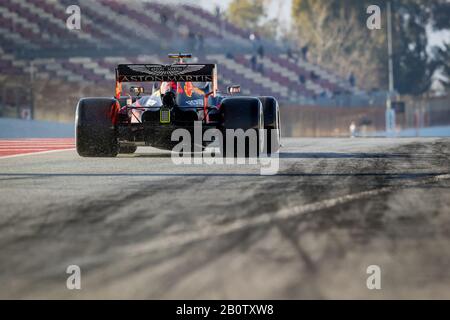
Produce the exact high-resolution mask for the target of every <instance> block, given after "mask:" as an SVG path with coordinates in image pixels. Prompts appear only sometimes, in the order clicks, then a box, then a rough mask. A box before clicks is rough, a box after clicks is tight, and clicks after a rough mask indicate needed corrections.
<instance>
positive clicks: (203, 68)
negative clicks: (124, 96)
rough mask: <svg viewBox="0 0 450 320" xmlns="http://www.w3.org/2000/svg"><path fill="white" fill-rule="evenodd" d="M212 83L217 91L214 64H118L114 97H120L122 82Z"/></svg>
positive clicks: (215, 67) (214, 90)
mask: <svg viewBox="0 0 450 320" xmlns="http://www.w3.org/2000/svg"><path fill="white" fill-rule="evenodd" d="M161 81H175V82H212V83H213V94H214V95H215V93H216V91H217V66H216V65H215V64H169V65H164V64H119V65H118V66H117V68H116V96H120V94H121V91H122V88H121V87H122V86H121V83H122V82H161Z"/></svg>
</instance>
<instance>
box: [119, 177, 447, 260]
mask: <svg viewBox="0 0 450 320" xmlns="http://www.w3.org/2000/svg"><path fill="white" fill-rule="evenodd" d="M447 179H450V174H443V175H439V176H435V177H432V178H428V179H423V180H420V181H414V182H413V183H410V184H407V185H402V186H390V187H384V188H380V189H375V190H370V191H362V192H358V193H354V194H350V195H345V196H341V197H337V198H333V199H327V200H322V201H318V202H314V203H311V204H305V205H298V206H294V207H290V208H283V209H280V210H278V211H275V212H270V213H263V214H261V215H259V216H257V217H253V218H244V219H237V220H235V221H234V222H231V223H228V224H224V225H210V226H205V227H202V228H201V229H199V230H195V231H191V232H186V233H182V234H177V235H170V236H167V237H165V238H163V239H158V240H154V241H148V242H143V243H140V244H137V245H130V246H127V247H123V248H122V249H121V250H120V251H121V252H122V253H124V254H127V255H140V254H143V253H148V252H152V251H159V250H165V249H169V248H173V247H179V246H183V245H187V244H189V243H192V242H196V241H201V240H206V239H209V238H213V237H219V236H223V235H226V234H229V233H232V232H236V231H240V230H245V229H247V228H252V227H255V226H259V225H264V224H270V223H273V222H276V221H279V220H286V219H291V218H295V217H299V216H301V215H304V214H308V213H313V212H316V211H320V210H324V209H330V208H333V207H335V206H337V205H341V204H345V203H349V202H351V201H355V200H360V199H364V198H369V197H374V196H377V195H380V194H383V193H389V192H392V191H394V190H398V189H401V188H402V187H405V186H410V185H412V186H414V185H419V184H422V183H433V182H438V181H442V180H447Z"/></svg>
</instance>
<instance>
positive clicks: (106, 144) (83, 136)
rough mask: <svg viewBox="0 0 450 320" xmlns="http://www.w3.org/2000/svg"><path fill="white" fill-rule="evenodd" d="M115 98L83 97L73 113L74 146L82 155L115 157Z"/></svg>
mask: <svg viewBox="0 0 450 320" xmlns="http://www.w3.org/2000/svg"><path fill="white" fill-rule="evenodd" d="M116 114H117V105H116V100H115V99H112V98H85V99H81V100H80V101H79V102H78V105H77V110H76V115H75V131H76V148H77V152H78V154H79V155H80V156H82V157H115V156H117V153H118V152H119V143H118V139H117V132H116V129H115V125H114V117H115V116H116Z"/></svg>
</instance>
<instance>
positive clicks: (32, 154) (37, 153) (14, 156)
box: [0, 148, 75, 160]
mask: <svg viewBox="0 0 450 320" xmlns="http://www.w3.org/2000/svg"><path fill="white" fill-rule="evenodd" d="M73 150H75V148H71V149H60V150H48V151H40V152H30V153H21V154H13V155H10V156H0V160H1V159H10V158H18V157H26V156H34V155H40V154H48V153H56V152H63V151H73Z"/></svg>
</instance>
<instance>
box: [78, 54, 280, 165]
mask: <svg viewBox="0 0 450 320" xmlns="http://www.w3.org/2000/svg"><path fill="white" fill-rule="evenodd" d="M169 57H170V58H173V59H176V63H174V64H170V65H161V64H120V65H118V66H117V68H116V95H115V97H111V98H83V99H81V100H80V101H79V102H78V105H77V109H76V116H75V126H76V148H77V152H78V154H79V155H80V156H82V157H115V156H117V154H119V153H124V154H126V153H128V154H130V153H134V152H135V151H136V149H137V147H138V146H153V147H156V148H161V149H168V150H171V149H172V148H174V146H175V145H176V144H177V143H179V141H173V140H174V139H173V135H172V134H173V132H174V131H175V130H176V129H185V130H187V132H189V133H191V134H194V130H195V128H198V127H199V126H198V124H201V130H202V132H205V131H206V130H208V129H216V131H219V132H220V133H222V134H221V135H220V137H221V138H220V139H217V140H220V141H215V140H216V139H215V138H212V139H211V140H210V141H203V139H202V141H201V142H200V146H198V145H197V146H195V145H194V142H191V144H192V147H193V148H194V149H195V147H196V148H197V149H195V150H200V151H202V150H204V148H205V147H207V146H208V145H210V144H211V143H213V142H219V146H220V150H221V155H222V156H234V157H236V156H238V150H237V147H236V145H235V144H234V143H232V144H230V140H231V139H235V137H233V136H230V135H227V133H228V131H231V130H235V131H238V130H239V129H242V130H239V131H241V132H242V131H244V132H247V133H248V132H253V133H254V134H255V136H256V154H257V155H258V156H259V155H260V153H265V154H272V153H275V152H278V150H279V147H280V110H279V106H278V102H277V101H276V99H275V98H273V97H246V96H240V95H239V93H240V87H239V86H230V87H228V90H227V91H228V92H227V94H221V93H220V92H219V90H218V87H217V65H215V64H188V63H184V59H186V58H191V55H190V54H171V55H169ZM149 82H151V83H152V88H151V89H150V90H151V91H152V94H151V95H145V94H144V92H145V87H143V86H141V84H146V83H147V84H148V83H149ZM136 83H137V84H139V85H134V84H136ZM132 84H133V85H132ZM123 85H127V86H130V87H129V92H130V94H128V95H124V94H123V93H122V89H123ZM264 129H266V130H264ZM202 137H203V135H202ZM246 137H247V135H246ZM247 138H249V137H247ZM227 139H228V140H227ZM175 140H176V139H175ZM193 140H194V139H193ZM233 142H234V141H233ZM245 143H246V144H245V145H246V150H249V149H250V147H251V146H250V145H249V143H250V139H247V140H246V142H245ZM197 144H198V143H197ZM227 146H228V147H227ZM230 146H231V147H230ZM199 148H200V149H199ZM227 148H228V150H227ZM230 149H232V150H230ZM249 154H250V153H249V152H245V156H246V157H248V156H249Z"/></svg>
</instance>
